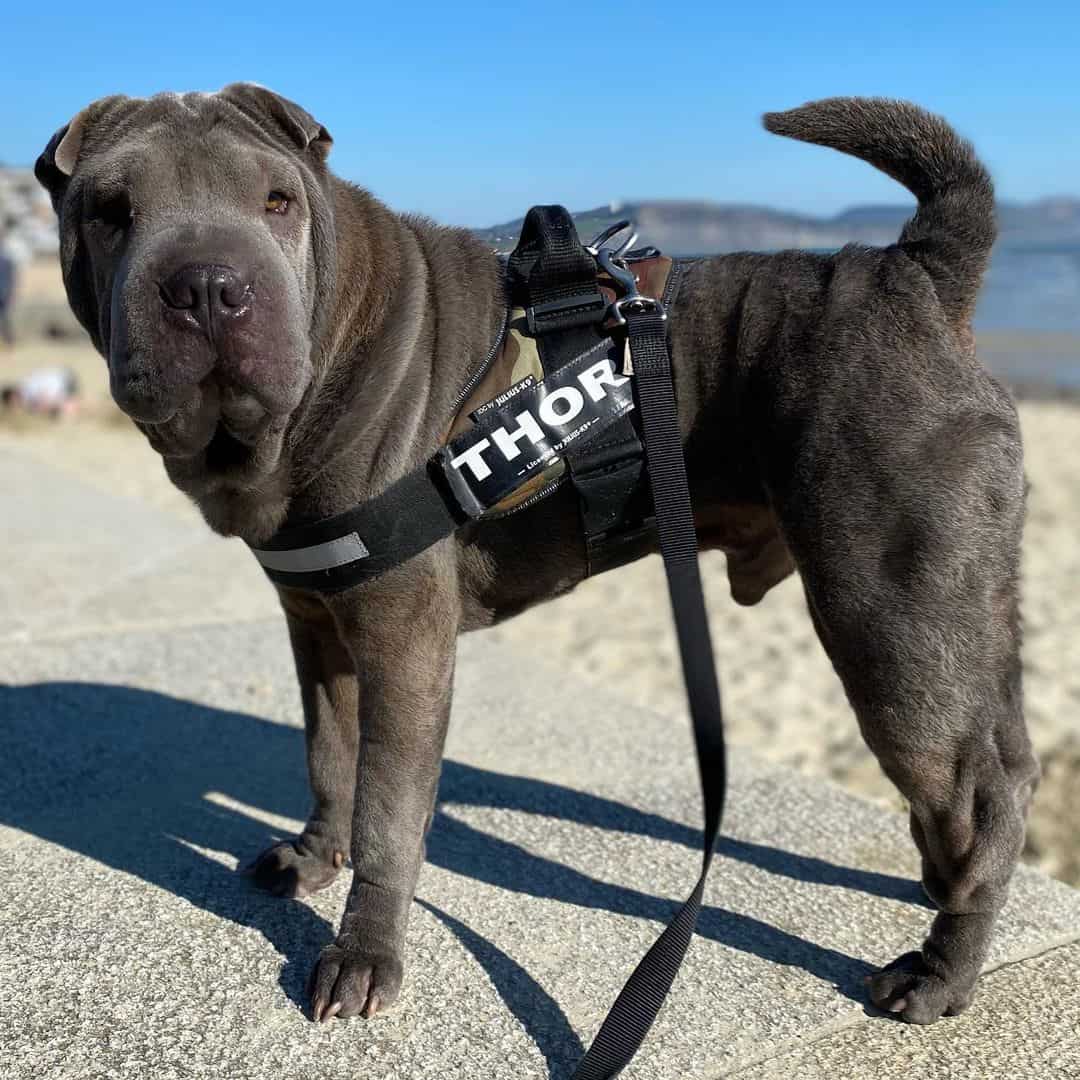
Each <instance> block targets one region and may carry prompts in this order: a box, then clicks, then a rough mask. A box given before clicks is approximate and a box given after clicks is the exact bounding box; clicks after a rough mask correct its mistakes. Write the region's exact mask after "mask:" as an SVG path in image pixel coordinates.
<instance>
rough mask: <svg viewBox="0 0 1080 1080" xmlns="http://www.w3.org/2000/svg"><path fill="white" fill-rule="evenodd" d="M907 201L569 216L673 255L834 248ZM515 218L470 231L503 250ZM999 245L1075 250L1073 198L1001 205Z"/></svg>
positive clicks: (878, 235) (1077, 213) (895, 223)
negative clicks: (620, 227)
mask: <svg viewBox="0 0 1080 1080" xmlns="http://www.w3.org/2000/svg"><path fill="white" fill-rule="evenodd" d="M913 210H914V206H913V205H911V206H853V207H851V208H849V209H847V210H844V211H843V212H842V213H839V214H837V215H835V216H834V217H813V216H810V215H806V214H794V213H789V212H787V211H783V210H774V209H772V208H770V207H767V206H749V205H743V204H737V203H736V204H732V203H709V202H662V201H652V202H628V203H613V204H611V205H610V206H604V207H598V208H596V209H594V210H585V211H582V212H580V213H577V214H575V215H574V220H575V221H576V222H577V226H578V232H579V233H580V235H581V238H582V239H583V240H588V239H589V238H590V237H592V236H593V235H595V234H596V233H598V232H599V231H600V230H601V229H602V228H604V226H605V225H609V224H611V223H612V222H614V221H618V220H619V219H620V218H630V219H631V220H633V221H634V222H635V223H636V224H637V226H638V228H639V229H640V231H641V239H642V242H643V243H650V244H655V245H656V246H657V247H659V248H661V249H663V250H664V251H666V252H668V253H669V254H672V255H702V254H710V253H713V252H725V251H745V250H750V251H770V250H777V249H779V248H793V247H794V248H837V247H841V246H842V245H844V244H850V243H862V244H889V243H892V241H894V240H895V239H896V238H897V236H898V235H899V233H900V228H901V226H902V225H903V223H904V221H906V220H907V218H908V217H910V216H911V214H912V212H913ZM521 223H522V219H521V218H518V219H517V220H516V221H510V222H507V223H506V224H505V225H496V226H495V227H493V228H490V229H477V230H475V232H476V234H477V235H478V236H479V237H480V238H481V239H483V240H484V241H485V242H487V243H489V244H491V246H492V247H494V248H496V249H498V250H500V251H507V250H510V249H511V248H513V246H514V245H515V244H516V243H517V238H518V234H519V233H520V232H521ZM998 224H999V229H1000V234H1001V236H1000V241H999V248H1005V249H1010V250H1032V249H1038V248H1044V247H1053V248H1062V247H1073V246H1075V247H1077V248H1080V199H1076V198H1068V197H1064V196H1062V197H1060V198H1053V199H1041V200H1039V201H1038V202H1033V203H1022V204H1021V203H1000V204H999V205H998Z"/></svg>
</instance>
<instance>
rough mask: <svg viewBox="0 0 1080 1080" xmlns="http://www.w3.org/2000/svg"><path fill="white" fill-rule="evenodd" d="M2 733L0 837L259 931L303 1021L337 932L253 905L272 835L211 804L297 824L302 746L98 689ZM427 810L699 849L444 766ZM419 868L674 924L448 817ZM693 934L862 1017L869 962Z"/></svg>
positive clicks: (37, 694)
mask: <svg viewBox="0 0 1080 1080" xmlns="http://www.w3.org/2000/svg"><path fill="white" fill-rule="evenodd" d="M0 718H2V721H0V722H2V725H3V733H4V737H5V741H6V753H5V755H4V756H3V758H2V760H0V822H3V823H4V824H7V825H10V826H14V827H16V828H19V829H22V830H23V831H25V832H27V833H31V834H33V835H36V836H39V837H41V838H43V839H45V840H48V841H50V842H52V843H54V844H59V845H62V846H63V847H65V848H68V849H70V850H72V851H76V852H79V853H81V854H83V855H86V856H88V857H90V858H92V859H95V860H97V861H98V862H101V863H104V864H106V865H108V866H111V867H114V868H115V869H117V870H121V871H123V872H125V873H128V874H133V875H135V876H137V877H139V878H141V879H142V880H144V881H147V882H149V883H150V884H152V885H156V886H157V887H158V888H161V889H164V890H167V891H168V892H171V893H173V894H175V895H178V896H182V897H184V898H185V899H187V900H188V901H190V902H191V903H192V904H195V905H196V906H197V907H200V908H202V909H203V910H206V911H209V912H211V913H213V914H215V915H218V916H220V917H221V918H223V919H228V920H230V921H232V922H235V923H238V924H239V925H242V926H248V927H253V928H255V929H257V930H258V931H260V932H261V933H262V934H263V935H264V936H265V937H266V939H267V940H268V941H269V942H270V944H271V945H272V946H273V947H274V948H275V949H276V950H277V951H278V952H279V953H280V954H281V955H282V956H283V957H284V960H285V963H284V965H283V968H282V972H281V978H280V981H281V985H282V988H283V989H284V991H285V993H286V994H287V995H288V996H289V997H290V999H292V1000H293V1001H294V1002H296V1003H297V1005H298V1006H299V1007H301V1008H305V1009H306V1008H307V1000H306V993H305V984H306V978H307V973H308V971H309V970H310V968H311V967H312V966H313V964H314V962H315V960H316V958H317V956H318V952H319V950H320V949H321V948H322V946H323V945H325V944H326V943H327V942H329V941H330V940H331V939H332V938H333V935H334V927H332V926H331V925H330V924H329V923H328V922H327V921H326V920H325V919H323V918H322V917H321V916H320V915H319V914H317V913H316V912H315V911H314V910H312V908H311V907H309V906H308V905H307V904H305V903H302V902H298V901H293V900H280V899H276V898H273V897H269V896H265V895H263V894H261V893H259V892H257V891H256V890H255V889H253V888H252V887H251V886H250V885H249V884H248V883H247V881H246V880H245V879H243V878H241V877H239V876H238V875H237V874H236V873H235V872H234V870H233V868H232V867H233V863H234V860H235V861H238V862H240V863H244V862H245V861H246V860H248V859H249V858H251V857H252V856H253V855H255V854H256V853H257V852H258V851H260V850H261V849H262V848H263V847H264V846H266V844H267V843H269V842H270V841H271V839H272V838H273V836H274V835H275V833H274V831H273V829H272V828H270V827H269V826H268V825H267V824H266V823H265V822H264V821H261V820H259V819H258V817H256V816H253V815H249V814H248V813H245V812H243V811H242V810H237V809H233V808H232V807H230V806H227V805H225V804H224V800H219V799H216V798H215V794H220V795H222V796H225V797H227V799H229V800H234V801H236V802H238V803H241V804H243V805H245V806H247V807H251V808H252V809H253V810H254V811H257V812H261V813H263V814H269V815H281V816H284V817H288V818H293V819H299V820H303V818H304V817H305V816H306V814H307V811H308V792H307V780H306V777H305V774H304V746H303V734H302V732H301V731H300V730H298V729H296V728H291V727H286V726H284V725H281V724H276V723H272V722H270V721H267V720H263V719H260V718H259V717H257V716H253V715H249V714H246V713H240V712H230V711H225V710H222V709H215V708H210V707H208V706H205V705H201V704H197V703H195V702H191V701H186V700H182V699H179V698H174V697H169V696H167V695H163V694H158V693H153V692H150V691H145V690H138V689H133V688H131V687H125V686H111V685H104V684H96V683H64V682H57V683H39V684H34V685H29V686H16V687H12V686H6V685H0ZM440 800H441V801H442V802H443V803H446V804H457V805H470V806H482V807H495V808H501V809H509V810H517V811H522V812H526V813H533V814H543V815H546V816H551V817H555V818H560V819H563V820H568V821H572V822H576V823H580V824H582V825H588V826H591V827H594V828H601V829H610V830H617V831H619V832H626V833H631V834H638V835H643V836H649V837H653V838H657V839H662V840H666V841H670V842H673V843H678V844H683V845H686V846H688V847H692V848H694V849H696V848H697V847H698V846H699V845H700V842H701V840H700V833H698V832H697V831H696V830H694V829H690V828H687V827H686V826H684V825H681V824H678V823H676V822H672V821H669V820H667V819H665V818H663V817H660V816H658V815H655V814H650V813H645V812H642V811H639V810H636V809H634V808H632V807H629V806H625V805H623V804H620V803H618V802H615V801H613V800H611V799H606V798H601V797H598V796H593V795H588V794H586V793H584V792H580V791H574V790H572V789H570V788H565V787H562V786H560V785H557V784H551V783H547V782H545V781H541V780H534V779H527V778H522V777H515V776H506V775H503V774H500V773H496V772H492V771H488V770H484V769H479V768H475V767H473V766H469V765H464V764H461V763H458V762H453V761H448V762H447V763H446V765H445V768H444V771H443V780H442V784H441V787H440ZM276 835H283V834H282V833H278V834H276ZM197 848H203V849H206V850H207V851H208V852H211V853H220V855H213V854H203V853H202V852H200V851H198V850H196V849H197ZM719 851H720V853H721V854H723V855H726V856H729V857H731V858H734V859H738V860H741V861H743V862H746V863H750V864H752V865H754V866H757V867H759V868H761V869H763V870H766V871H768V872H770V873H773V874H777V875H781V876H784V877H789V878H795V879H798V880H800V881H808V882H814V883H818V884H822V885H828V886H834V887H839V888H844V889H855V890H858V891H861V892H865V893H870V894H872V895H875V896H879V897H885V898H888V899H891V900H900V901H905V902H909V903H916V904H918V903H925V901H923V900H922V896H921V892H920V891H919V888H918V886H917V885H916V884H915V883H914V882H912V881H908V880H906V879H903V878H898V877H893V876H891V875H887V874H876V873H870V872H867V871H861V870H855V869H851V868H848V867H843V866H838V865H835V864H832V863H829V862H827V861H824V860H821V859H816V858H812V857H808V856H805V855H797V854H793V853H791V852H786V851H781V850H778V849H776V848H772V847H768V846H766V845H760V844H751V843H745V842H742V841H737V840H728V839H725V840H723V841H721V844H720V848H719ZM230 856H231V858H230ZM428 861H429V862H430V863H432V864H434V865H435V866H439V867H442V868H444V869H446V870H451V871H453V872H454V873H456V874H460V875H463V876H466V877H470V878H473V879H476V880H479V881H483V882H486V883H488V884H490V885H493V886H497V887H499V888H503V889H508V890H511V891H514V892H519V893H522V894H524V895H527V896H534V897H543V898H551V899H557V900H560V901H563V902H564V903H569V904H574V905H578V906H581V907H585V908H593V909H602V910H607V911H612V912H618V913H621V914H627V915H631V916H635V917H638V918H649V919H655V920H660V921H664V922H666V921H667V920H668V919H669V918H670V917H671V915H672V914H673V913H674V911H675V908H676V906H677V905H676V903H675V901H674V900H671V899H665V898H659V897H656V896H653V895H651V894H649V893H647V892H643V891H640V890H637V889H631V888H626V887H624V886H617V885H613V884H611V883H609V882H605V881H603V880H600V879H598V878H594V877H591V876H589V875H588V874H585V873H582V872H580V871H578V870H575V869H572V868H571V867H568V866H565V865H563V864H561V863H558V862H555V861H553V860H551V859H547V858H544V857H541V856H538V855H534V854H532V853H531V852H529V851H527V850H526V849H524V848H522V847H519V846H518V845H516V844H513V843H511V842H509V841H506V840H503V839H501V838H499V837H496V836H493V835H491V834H489V833H485V832H482V831H481V830H478V829H476V828H473V827H472V826H470V825H468V824H466V823H464V822H462V821H461V820H459V819H458V818H457V817H455V816H452V814H450V813H445V812H439V813H437V814H436V817H435V821H434V824H433V826H432V830H431V834H430V836H429V838H428ZM418 902H419V903H421V904H422V905H423V906H424V907H425V908H426V909H427V910H428V911H430V912H431V913H432V914H433V915H435V917H437V918H438V919H439V920H440V921H441V922H442V923H443V924H444V925H445V926H446V927H447V928H448V929H449V930H450V931H451V932H452V933H453V934H454V935H455V936H456V937H457V938H458V940H459V941H460V942H461V943H462V944H463V945H464V946H465V947H466V948H467V949H468V950H469V951H470V952H471V953H472V954H473V956H474V957H475V958H476V960H477V961H478V962H479V963H480V964H481V965H482V966H483V967H484V969H485V970H486V972H487V974H488V976H489V977H490V978H491V980H492V983H493V984H494V985H495V987H496V988H497V990H498V991H499V993H500V994H501V995H502V997H503V999H504V1000H505V1002H506V1004H507V1006H508V1007H509V1008H510V1009H511V1010H512V1011H513V1012H514V1014H515V1015H516V1016H517V1017H518V1018H519V1020H520V1021H521V1022H522V1023H523V1024H524V1026H525V1027H526V1029H527V1030H528V1031H529V1032H530V1034H531V1035H532V1037H533V1038H534V1039H535V1040H536V1042H537V1045H538V1046H539V1048H540V1050H541V1051H542V1052H543V1053H544V1054H545V1056H546V1057H547V1058H548V1060H549V1062H550V1063H551V1064H552V1065H554V1064H555V1063H556V1061H559V1062H562V1061H565V1060H572V1059H573V1058H574V1057H575V1055H578V1054H580V1051H581V1047H580V1042H579V1041H578V1039H577V1036H576V1035H575V1034H574V1032H573V1029H572V1028H571V1027H570V1024H569V1022H568V1021H567V1019H566V1017H565V1015H564V1014H563V1012H562V1010H561V1009H560V1008H559V1006H558V1004H557V1003H556V1002H555V1001H554V1000H553V999H552V998H551V997H550V995H549V994H548V993H547V992H546V991H545V990H544V989H543V987H541V986H540V984H539V983H537V982H536V981H535V980H534V979H533V978H532V977H531V976H530V975H529V974H528V972H527V971H526V970H525V969H524V968H523V967H522V966H521V965H520V964H518V963H517V962H516V961H515V960H513V959H512V958H511V957H510V956H509V955H508V954H507V953H505V952H504V951H503V950H501V949H500V948H499V947H498V946H497V945H495V944H494V943H493V942H490V941H488V940H487V939H485V938H484V937H483V936H482V935H480V934H478V933H477V932H475V931H474V930H473V929H471V928H470V927H469V926H468V925H467V923H465V922H464V921H462V920H461V919H460V918H458V917H457V916H455V915H454V914H452V913H448V912H445V911H442V910H441V909H439V908H438V907H436V906H435V905H434V904H433V903H431V902H430V901H427V900H425V899H420V900H419V901H418ZM699 930H700V932H701V934H702V935H703V936H704V937H706V938H709V939H712V940H714V941H718V942H722V943H724V944H725V945H728V946H730V947H733V948H736V949H739V950H742V951H744V952H748V953H752V954H754V955H756V956H760V957H763V958H765V959H768V960H770V961H773V962H776V963H780V964H784V965H789V966H794V967H799V968H803V969H805V970H806V971H808V972H810V973H811V974H813V975H814V976H816V977H817V978H820V979H822V980H826V981H828V982H830V983H832V984H833V985H834V986H835V987H836V988H837V989H838V990H839V991H840V992H841V993H843V994H845V995H847V996H848V997H850V998H852V999H853V1000H855V1001H860V1002H861V1001H862V999H863V993H862V980H863V977H864V976H865V975H866V974H868V973H869V972H870V971H871V968H870V965H868V964H867V963H865V962H864V961H861V960H858V959H856V958H854V957H851V956H848V955H846V954H844V953H842V952H838V951H835V950H832V949H827V948H824V947H822V946H819V945H816V944H814V943H812V942H809V941H805V940H803V939H802V938H799V937H797V936H795V935H793V934H790V933H787V932H786V931H783V930H780V929H778V928H776V927H773V926H770V925H768V924H767V923H764V922H761V921H759V920H756V919H753V918H751V917H749V916H746V915H742V914H737V913H735V912H731V911H726V910H724V909H721V908H716V907H708V908H706V909H705V910H704V912H703V913H702V917H701V922H700V924H699Z"/></svg>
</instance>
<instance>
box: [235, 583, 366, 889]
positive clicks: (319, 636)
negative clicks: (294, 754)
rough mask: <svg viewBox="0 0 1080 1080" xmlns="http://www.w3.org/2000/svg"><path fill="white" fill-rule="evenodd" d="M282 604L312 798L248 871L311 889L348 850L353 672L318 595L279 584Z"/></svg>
mask: <svg viewBox="0 0 1080 1080" xmlns="http://www.w3.org/2000/svg"><path fill="white" fill-rule="evenodd" d="M281 606H282V607H283V608H284V610H285V616H286V618H287V620H288V624H289V639H290V641H291V642H292V649H293V656H294V658H295V660H296V675H297V678H298V679H299V680H300V697H301V699H302V701H303V703H304V741H305V743H306V746H307V765H308V779H309V780H310V782H311V793H312V796H313V806H312V810H311V814H310V815H309V816H308V819H307V822H306V824H305V825H304V829H303V832H301V833H300V835H299V836H297V837H295V838H293V839H290V840H283V841H281V842H280V843H276V844H274V845H272V846H271V847H270V848H268V849H267V850H266V851H264V852H263V853H262V854H261V855H260V856H259V857H258V858H256V859H255V861H254V862H253V863H252V864H251V865H250V867H249V868H248V872H249V873H250V874H251V875H252V877H253V878H254V880H255V884H256V885H258V886H259V888H262V889H266V890H267V891H268V892H271V893H273V894H274V895H275V896H308V895H310V894H311V893H314V892H318V891H319V890H320V889H325V888H326V887H327V886H328V885H330V884H332V883H333V881H334V879H335V878H336V877H337V876H338V873H339V872H340V870H341V865H342V863H343V862H344V860H345V855H346V854H347V853H348V851H349V838H350V836H351V835H352V812H353V797H354V792H355V789H356V759H357V754H358V746H359V740H360V732H359V727H360V716H359V704H358V686H357V683H358V680H357V676H356V666H355V665H354V664H353V660H352V656H351V655H350V654H349V651H348V650H347V649H346V648H345V646H344V645H343V644H342V642H341V639H340V636H339V635H338V630H337V625H336V623H335V621H334V618H333V615H332V614H331V612H330V610H329V608H328V607H327V605H326V602H325V601H324V600H323V599H322V598H321V597H318V596H312V595H311V594H310V593H302V592H300V591H298V590H292V589H282V590H281Z"/></svg>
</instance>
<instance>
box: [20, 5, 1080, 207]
mask: <svg viewBox="0 0 1080 1080" xmlns="http://www.w3.org/2000/svg"><path fill="white" fill-rule="evenodd" d="M5 9H6V10H5V12H4V14H3V16H2V21H0V57H2V63H3V66H2V67H0V101H3V102H4V103H5V104H4V109H3V113H2V114H0V115H2V119H0V161H5V162H8V163H12V164H22V163H29V162H31V161H32V160H33V158H34V157H35V156H36V155H37V153H38V151H39V150H40V149H41V147H42V146H43V145H44V143H45V142H46V140H47V139H48V136H49V135H50V134H51V133H52V132H53V131H54V130H55V129H56V128H57V127H59V126H60V125H61V124H62V123H64V122H65V121H66V120H67V119H68V118H69V117H70V116H71V115H72V114H73V113H75V112H76V111H78V109H79V108H81V107H82V106H83V105H85V104H86V103H87V102H89V101H90V100H92V99H94V98H96V97H99V96H101V95H103V94H108V93H128V94H133V95H143V94H148V93H153V92H154V91H157V90H164V89H171V90H185V89H216V88H218V87H220V86H221V85H223V84H224V83H226V82H231V81H234V80H237V79H251V80H254V81H256V82H261V83H263V84H265V85H267V86H270V87H272V88H273V89H275V90H278V91H279V92H281V93H283V94H286V95H287V96H290V97H293V98H294V99H296V100H297V101H299V102H300V103H301V104H303V105H304V106H305V107H306V108H308V109H309V110H310V111H311V112H313V113H314V114H315V115H316V116H317V117H318V118H319V120H321V121H322V122H323V123H324V124H325V125H326V127H327V128H328V129H329V130H330V131H331V133H332V134H333V135H334V138H335V147H334V151H333V154H332V157H331V163H332V165H333V166H334V168H335V169H336V170H337V171H338V172H339V173H340V174H341V175H343V176H346V177H348V178H349V179H351V180H354V181H356V182H358V183H360V184H363V185H364V186H366V187H368V188H370V189H371V190H372V191H374V192H375V193H376V194H377V195H379V196H380V197H381V198H383V199H385V200H386V201H387V202H389V203H390V204H391V205H392V206H394V207H395V208H397V209H401V210H415V211H422V212H425V213H428V214H431V215H432V216H433V217H435V218H437V219H439V220H441V221H445V222H457V223H461V224H470V225H480V224H494V223H496V222H500V221H504V220H507V219H509V218H512V217H516V216H518V215H519V214H521V213H523V212H524V210H525V209H526V208H527V207H528V206H530V205H531V204H532V203H536V202H562V203H565V204H567V205H568V206H570V207H571V208H574V209H584V208H586V207H589V206H595V205H599V204H601V203H604V202H607V201H609V200H610V199H614V198H635V197H664V198H707V199H714V200H718V201H724V202H755V203H769V204H773V205H776V206H779V207H784V208H789V209H795V210H800V211H809V212H818V213H823V214H826V213H833V212H835V211H836V210H838V209H841V208H842V207H844V206H846V205H849V204H851V203H854V202H894V203H895V202H900V201H903V199H904V193H903V192H902V191H901V189H899V188H898V187H897V186H896V185H895V184H893V183H892V182H891V181H889V180H887V179H886V178H884V177H882V176H880V175H878V174H876V173H875V172H874V171H873V170H872V169H871V168H870V167H869V166H867V165H863V164H862V163H859V162H855V161H850V160H848V159H846V158H844V157H842V156H841V155H838V154H836V153H833V152H830V151H827V150H822V149H819V148H817V147H809V146H803V145H800V144H796V143H792V142H789V141H787V140H781V139H777V138H776V137H775V136H770V135H767V134H766V133H765V132H764V131H762V129H761V127H760V124H759V122H758V117H759V115H760V114H761V113H762V112H764V111H766V110H768V109H778V108H785V107H788V106H791V105H795V104H798V103H800V102H802V101H805V100H807V99H810V98H814V97H823V96H827V95H832V94H884V95H888V96H894V97H905V98H909V99H911V100H914V101H917V102H919V103H920V104H923V105H926V106H927V107H929V108H932V109H934V110H935V111H938V112H941V113H944V114H945V115H946V116H947V117H948V118H949V119H950V120H951V121H952V122H953V123H954V124H955V125H956V126H957V127H958V128H959V129H960V130H961V131H962V132H963V133H964V134H965V135H967V136H969V137H970V138H972V139H973V140H974V141H975V143H976V145H977V147H978V149H979V150H980V152H981V153H982V155H983V156H984V158H985V159H986V160H987V162H988V163H989V164H990V166H991V169H992V170H993V172H994V174H995V177H996V179H997V182H998V191H999V193H1000V194H1001V196H1002V197H1004V198H1010V199H1024V200H1026V199H1033V198H1039V197H1042V196H1045V195H1052V194H1075V195H1080V77H1078V76H1077V74H1076V64H1077V57H1078V56H1080V6H1078V5H1076V4H1066V3H1028V4H1019V3H1015V2H1012V3H975V2H972V0H955V2H945V0H939V2H937V3H898V4H887V5H881V4H875V3H872V2H871V0H862V2H858V3H852V2H842V3H834V4H811V3H800V4H790V3H777V2H770V3H756V4H755V3H745V2H742V3H738V4H733V5H728V4H726V3H718V2H712V3H710V2H694V3H677V2H668V3H664V2H662V0H650V2H648V3H638V2H636V0H635V2H624V3H620V2H603V3H584V2H579V3H576V4H575V3H562V2H559V3H543V4H539V3H538V4H514V3H509V4H507V3H503V4H478V3H471V4H470V3H466V2H459V3H444V4H429V3H425V2H423V0H410V2H408V3H402V2H398V3H395V2H384V3H378V4H371V3H364V2H359V3H354V4H350V5H348V6H342V7H340V8H338V7H337V6H336V5H317V4H308V5H302V4H301V5H297V4H292V3H284V2H278V3H275V2H273V0H270V2H269V3H261V4H252V5H238V4H235V3H221V2H220V0H218V2H217V3H215V4H213V5H204V4H201V3H196V2H194V0H192V2H189V3H185V4H179V5H178V4H166V5H157V4H146V3H140V4H126V3H108V4H91V3H80V4H75V5H65V4H64V3H58V4H45V3H38V4H32V3H29V2H26V0H23V2H19V3H10V4H7V5H5ZM162 9H165V10H167V11H168V12H169V13H170V15H169V17H168V18H162V17H160V16H158V15H155V14H151V13H152V12H154V11H155V10H162ZM105 12H107V14H106V13H105ZM555 43H558V50H559V51H558V53H557V55H553V54H552V49H553V48H554V45H555Z"/></svg>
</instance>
